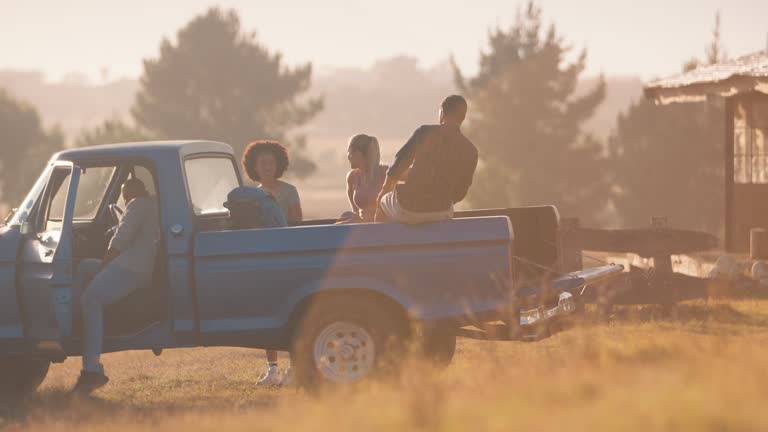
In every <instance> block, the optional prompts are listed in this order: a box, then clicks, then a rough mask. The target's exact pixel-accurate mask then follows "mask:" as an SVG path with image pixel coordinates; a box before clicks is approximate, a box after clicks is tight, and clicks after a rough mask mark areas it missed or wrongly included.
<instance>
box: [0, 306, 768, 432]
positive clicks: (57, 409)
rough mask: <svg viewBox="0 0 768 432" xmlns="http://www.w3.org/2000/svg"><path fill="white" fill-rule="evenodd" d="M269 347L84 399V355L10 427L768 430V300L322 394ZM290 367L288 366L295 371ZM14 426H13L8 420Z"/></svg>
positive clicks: (217, 357) (150, 368) (660, 314)
mask: <svg viewBox="0 0 768 432" xmlns="http://www.w3.org/2000/svg"><path fill="white" fill-rule="evenodd" d="M263 361H264V359H263V352H262V351H256V350H245V349H225V348H206V349H202V348H201V349H185V350H171V351H166V352H165V353H164V354H163V355H162V356H161V357H154V356H153V355H152V354H151V353H147V352H127V353H118V354H112V355H108V356H106V357H105V363H106V366H107V370H108V373H109V375H110V377H111V379H112V381H111V382H110V384H109V385H108V386H107V387H105V388H104V389H102V390H100V391H99V392H97V393H95V394H94V396H93V397H92V398H90V399H77V400H76V399H72V398H70V397H68V396H67V394H66V390H68V389H69V388H70V387H71V386H72V384H73V383H74V381H75V380H76V378H77V374H78V369H79V359H71V360H68V361H67V362H66V363H65V364H63V365H55V366H53V367H52V370H51V373H50V374H49V376H48V379H47V380H46V382H45V383H44V384H43V387H42V389H41V391H40V394H39V395H38V396H37V397H36V398H34V399H33V400H31V401H30V402H29V403H28V404H27V405H26V406H24V407H22V408H18V409H15V410H14V411H12V412H9V413H6V414H5V418H4V420H2V422H3V424H4V427H5V428H8V429H9V430H33V431H36V430H37V431H65V430H78V431H91V430H92V431H129V430H160V431H177V430H179V431H198V430H200V431H217V432H218V431H220V432H227V431H259V430H289V431H319V430H334V431H391V430H445V431H464V430H498V431H510V430H526V431H530V430H545V431H550V430H566V431H569V432H577V431H596V430H608V431H644V432H645V431H655V430H664V431H688V430H691V431H693V430H695V431H729V430H754V431H766V430H768V416H766V415H765V408H764V405H765V401H767V400H768V367H767V366H768V302H757V301H742V302H730V303H722V302H718V303H709V304H706V303H703V302H701V303H691V304H684V305H680V306H678V307H676V308H674V309H671V310H667V309H664V308H661V307H639V308H625V309H618V310H617V311H616V313H615V314H614V317H613V320H612V322H611V323H610V324H594V323H584V324H583V325H581V326H579V327H577V328H574V329H571V330H568V331H565V332H562V333H559V334H556V335H555V336H553V337H552V338H550V339H548V340H545V341H541V342H538V343H520V342H481V341H470V340H460V345H459V350H458V353H457V355H456V358H455V360H454V363H453V364H452V365H451V366H450V367H449V368H448V369H447V370H445V371H443V372H437V371H434V370H431V369H429V368H426V367H424V366H423V365H419V364H408V365H407V366H406V368H405V372H404V374H403V376H402V377H401V378H400V379H399V380H398V381H396V382H375V383H367V384H364V385H361V386H359V387H355V388H349V389H342V390H339V391H336V392H333V393H331V394H324V395H321V396H319V397H313V396H309V395H306V394H305V393H304V392H300V391H296V390H293V389H263V388H257V387H256V386H255V383H256V379H257V376H258V374H259V372H260V371H261V370H262V368H263V364H264V363H263ZM283 366H285V364H283ZM0 428H3V426H0Z"/></svg>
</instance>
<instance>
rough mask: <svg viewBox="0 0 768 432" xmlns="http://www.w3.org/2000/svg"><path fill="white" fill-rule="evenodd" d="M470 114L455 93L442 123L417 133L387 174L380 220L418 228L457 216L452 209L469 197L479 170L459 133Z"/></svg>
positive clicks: (472, 151)
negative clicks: (427, 223) (418, 226)
mask: <svg viewBox="0 0 768 432" xmlns="http://www.w3.org/2000/svg"><path fill="white" fill-rule="evenodd" d="M466 116H467V101H466V100H465V99H464V98H463V97H461V96H459V95H451V96H448V97H446V98H445V99H444V100H443V102H442V103H441V104H440V110H439V120H440V124H438V125H423V126H421V127H419V128H418V129H416V131H415V132H414V133H413V135H412V136H411V138H410V139H409V140H408V142H406V143H405V145H404V146H403V147H402V148H401V149H400V151H398V152H397V155H395V162H394V163H393V164H392V165H391V166H390V168H389V170H388V171H387V179H386V181H385V183H384V186H383V187H382V189H381V192H380V193H379V196H378V199H377V202H378V203H379V208H378V211H377V212H376V221H393V222H402V223H407V224H418V223H424V222H437V221H441V220H446V219H450V218H452V217H453V205H454V204H457V203H458V202H460V201H461V200H463V199H464V197H465V196H466V195H467V191H468V190H469V186H470V185H471V184H472V177H473V176H474V174H475V168H477V149H476V148H475V146H474V144H472V142H471V141H470V140H469V139H467V137H465V136H464V134H463V133H462V132H461V123H462V122H463V121H464V118H465V117H466ZM406 173H407V177H408V178H407V180H405V183H403V184H400V185H398V182H399V181H400V180H401V179H404V177H405V174H406Z"/></svg>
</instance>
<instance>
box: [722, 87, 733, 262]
mask: <svg viewBox="0 0 768 432" xmlns="http://www.w3.org/2000/svg"><path fill="white" fill-rule="evenodd" d="M733 104H734V100H733V98H732V97H729V98H725V145H724V146H723V147H724V149H723V150H724V152H723V153H724V155H723V158H724V161H723V165H724V168H725V169H724V172H725V233H724V234H725V242H724V243H725V250H726V251H728V252H732V251H733V249H734V247H733V246H734V245H733Z"/></svg>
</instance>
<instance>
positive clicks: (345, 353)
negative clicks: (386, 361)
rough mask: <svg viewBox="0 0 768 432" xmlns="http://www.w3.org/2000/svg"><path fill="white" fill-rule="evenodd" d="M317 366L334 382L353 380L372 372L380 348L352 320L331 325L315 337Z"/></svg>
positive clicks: (325, 376)
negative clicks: (377, 350) (376, 347)
mask: <svg viewBox="0 0 768 432" xmlns="http://www.w3.org/2000/svg"><path fill="white" fill-rule="evenodd" d="M314 354H315V356H314V358H315V366H316V367H317V369H318V370H319V371H320V373H321V374H322V375H323V377H324V378H325V379H327V380H329V381H331V382H336V383H349V382H354V381H357V380H359V379H361V378H363V377H364V376H366V375H368V373H370V371H371V369H372V368H373V361H374V358H375V355H376V350H375V347H374V343H373V338H371V335H370V334H369V333H368V332H367V331H366V330H365V329H364V328H362V327H360V326H359V325H356V324H352V323H348V322H335V323H333V324H330V325H328V326H327V327H326V328H324V329H323V331H321V332H320V334H319V335H318V336H317V339H315V345H314Z"/></svg>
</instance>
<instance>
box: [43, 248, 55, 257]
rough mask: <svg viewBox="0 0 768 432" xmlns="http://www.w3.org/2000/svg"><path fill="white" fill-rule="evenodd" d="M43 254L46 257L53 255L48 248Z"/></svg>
mask: <svg viewBox="0 0 768 432" xmlns="http://www.w3.org/2000/svg"><path fill="white" fill-rule="evenodd" d="M44 255H45V256H46V257H49V256H51V255H53V249H48V250H46V251H45V254H44Z"/></svg>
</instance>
